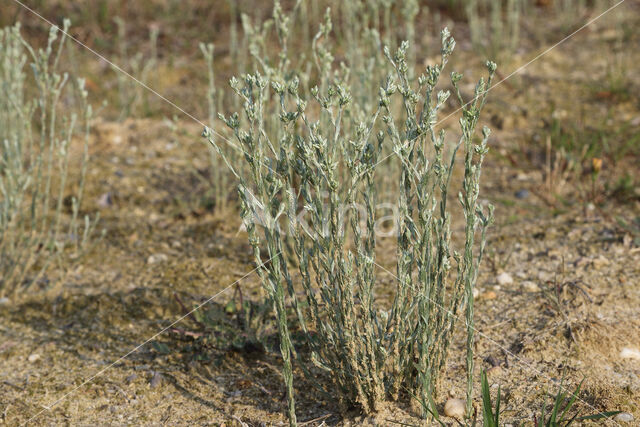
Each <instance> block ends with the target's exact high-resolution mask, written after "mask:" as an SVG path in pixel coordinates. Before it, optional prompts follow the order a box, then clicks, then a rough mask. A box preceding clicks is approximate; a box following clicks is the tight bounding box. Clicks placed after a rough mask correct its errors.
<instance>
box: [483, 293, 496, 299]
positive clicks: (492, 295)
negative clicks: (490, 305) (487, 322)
mask: <svg viewBox="0 0 640 427" xmlns="http://www.w3.org/2000/svg"><path fill="white" fill-rule="evenodd" d="M481 297H482V299H496V298H497V297H498V294H496V293H495V292H494V291H487V292H485V293H483V294H482V295H481Z"/></svg>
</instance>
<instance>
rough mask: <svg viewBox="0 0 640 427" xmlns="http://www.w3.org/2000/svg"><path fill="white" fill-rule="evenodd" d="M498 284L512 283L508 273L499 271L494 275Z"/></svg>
mask: <svg viewBox="0 0 640 427" xmlns="http://www.w3.org/2000/svg"><path fill="white" fill-rule="evenodd" d="M496 280H497V281H498V284H499V285H500V286H504V285H511V284H512V283H513V277H511V275H510V274H509V273H500V274H498V277H496Z"/></svg>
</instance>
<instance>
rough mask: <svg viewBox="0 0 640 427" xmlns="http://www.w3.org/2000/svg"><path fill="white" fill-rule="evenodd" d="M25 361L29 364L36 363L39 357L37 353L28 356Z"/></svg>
mask: <svg viewBox="0 0 640 427" xmlns="http://www.w3.org/2000/svg"><path fill="white" fill-rule="evenodd" d="M27 360H28V361H29V362H31V363H34V362H37V361H38V360H40V355H39V354H38V353H33V354H30V355H29V357H27Z"/></svg>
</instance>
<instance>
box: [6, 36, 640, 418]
mask: <svg viewBox="0 0 640 427" xmlns="http://www.w3.org/2000/svg"><path fill="white" fill-rule="evenodd" d="M610 30H611V29H610V28H607V27H606V26H605V25H602V26H594V28H591V29H590V30H589V31H584V32H582V33H580V34H578V35H577V36H576V37H575V38H574V39H572V40H571V41H570V42H568V43H567V44H566V45H564V46H562V47H559V48H558V49H556V50H554V51H552V52H551V53H549V54H548V55H545V56H544V58H542V59H540V60H539V61H537V62H536V63H534V64H532V65H531V66H529V67H528V68H527V69H526V70H525V71H524V72H523V73H522V74H521V75H519V76H517V77H514V78H513V79H510V80H509V81H508V83H505V84H504V85H501V86H500V87H499V88H497V89H496V90H495V91H494V92H493V93H492V94H491V101H490V104H489V105H488V106H487V111H486V114H485V115H484V119H485V120H486V122H487V124H489V125H490V126H491V127H492V128H493V130H494V136H493V139H492V152H491V155H490V156H489V158H488V160H487V163H486V166H485V172H484V173H483V192H482V194H481V196H482V198H483V199H485V200H489V201H492V202H494V203H495V204H496V205H497V209H496V214H497V221H496V225H495V226H494V227H493V228H492V229H491V232H490V235H489V244H488V248H489V250H488V255H487V259H486V262H484V264H483V265H482V270H481V275H480V278H479V281H478V300H477V304H476V327H477V330H478V337H477V347H476V363H477V367H478V368H484V369H486V370H488V372H489V374H488V375H489V382H490V384H491V388H492V392H493V393H495V392H496V391H497V387H498V386H500V388H501V392H502V396H503V402H502V408H503V413H502V419H503V420H504V421H505V422H508V423H511V424H514V425H531V424H532V423H533V420H534V416H535V414H539V413H540V408H541V407H542V406H543V405H544V404H545V401H546V403H547V405H549V404H550V402H551V397H548V395H555V393H556V392H557V390H558V387H559V386H560V381H561V380H562V379H563V378H564V382H563V385H564V387H565V388H566V389H567V390H569V391H573V390H574V389H575V387H577V385H578V384H579V383H580V382H581V381H583V380H584V382H583V383H582V388H581V392H580V394H579V396H578V400H577V403H576V407H575V410H576V411H578V412H580V413H581V414H588V413H594V412H598V411H603V410H622V411H626V412H628V413H630V414H632V415H633V417H635V421H634V422H635V423H637V422H638V421H637V420H640V360H639V357H640V356H638V354H639V353H638V352H640V308H639V307H640V194H639V192H638V189H637V188H635V189H632V190H631V191H630V192H625V193H624V194H623V195H622V196H621V195H620V193H617V192H616V191H615V190H616V187H615V183H616V182H618V180H619V179H620V178H621V177H622V176H624V174H625V173H626V174H629V173H630V174H632V176H634V175H635V177H636V183H637V176H638V175H637V173H638V169H637V161H638V158H639V157H638V146H637V145H638V144H637V143H634V145H633V146H632V147H630V148H628V151H625V152H624V154H623V155H622V156H620V157H619V158H618V157H616V156H615V152H616V150H620V149H622V148H621V147H625V146H624V141H625V140H628V139H629V138H633V137H634V136H637V133H638V130H637V129H638V126H639V125H640V111H639V109H640V99H639V98H638V93H640V92H639V91H638V88H640V85H639V82H640V81H639V80H637V76H635V77H634V78H635V80H633V79H630V80H629V81H628V86H627V91H626V92H623V93H618V92H615V91H613V90H612V88H611V85H610V84H608V83H607V80H606V79H607V72H608V68H607V60H606V58H604V57H597V58H594V57H593V55H592V51H591V49H592V48H593V46H595V45H598V46H600V47H602V46H605V47H606V46H610V45H611V42H610V38H611V33H610ZM634 37H635V38H633V37H632V38H631V40H629V41H628V50H626V51H625V52H626V54H625V57H626V58H627V59H626V60H628V61H629V64H634V63H636V61H637V60H638V59H640V52H639V51H638V39H637V37H638V36H637V34H636V35H635V36H634ZM461 46H462V50H461V51H462V53H461V55H462V57H459V58H457V59H456V61H457V63H465V62H464V61H465V56H464V55H471V53H470V52H469V51H468V50H467V51H466V52H465V47H464V43H462V44H461ZM467 49H468V47H467ZM531 56H532V54H531V52H527V53H522V54H521V55H519V56H516V57H515V58H514V59H513V60H512V63H510V64H507V65H505V68H506V70H505V71H504V74H507V73H508V71H509V70H511V69H514V68H515V67H516V66H517V65H518V64H521V63H524V62H526V60H527V59H528V58H530V57H531ZM467 63H470V64H473V61H472V60H471V59H470V60H469V61H467ZM469 68H470V69H469V70H462V71H465V73H467V74H468V75H477V72H476V71H477V67H475V65H474V66H470V67H469ZM629 85H630V86H629ZM554 118H560V119H564V120H565V121H566V122H572V123H579V124H580V126H581V129H582V128H585V129H587V128H589V129H590V128H596V129H600V130H602V131H603V132H605V133H606V135H608V137H609V140H608V142H607V144H608V146H610V147H612V148H611V150H610V151H606V150H605V151H603V152H601V153H598V155H599V156H601V157H602V158H604V165H605V166H604V169H603V171H602V174H601V175H600V176H599V178H598V181H597V182H596V184H595V186H593V187H592V185H591V181H590V179H588V178H589V175H588V174H589V171H588V162H587V163H586V164H587V167H585V168H584V170H583V171H582V173H585V174H586V178H585V176H582V175H579V176H578V177H577V178H576V177H575V176H574V175H572V174H571V173H566V171H567V168H568V166H566V165H564V164H563V163H562V162H561V161H560V160H561V159H560V157H558V156H557V154H555V153H556V152H555V151H554V152H553V153H551V154H553V159H552V161H551V162H547V159H546V156H547V146H546V141H545V140H541V139H540V138H543V137H544V135H547V134H549V133H550V132H552V131H551V130H549V129H552V127H553V120H554ZM451 122H452V123H450V124H447V126H454V125H455V120H451ZM175 125H177V126H175ZM199 132H200V129H199V126H198V125H197V124H194V123H192V122H177V123H174V124H173V125H170V124H169V123H168V122H167V121H163V120H161V119H137V120H134V119H128V120H126V121H124V122H122V123H116V122H104V121H97V122H96V123H95V126H94V132H93V137H92V145H91V152H92V169H91V171H90V180H89V184H88V189H87V191H88V194H89V197H88V199H89V202H90V203H89V205H90V206H88V207H87V210H88V211H95V210H99V211H100V214H101V221H100V228H103V229H105V230H106V234H105V237H104V238H103V239H102V240H101V241H100V242H98V244H97V245H96V247H95V248H94V249H93V250H92V251H91V252H90V253H89V254H87V256H86V258H84V259H83V260H81V262H78V263H76V264H75V265H73V266H69V267H68V268H67V269H66V270H64V271H62V270H60V271H58V270H56V271H52V272H51V273H50V275H51V279H52V283H56V286H55V287H54V289H34V290H33V291H32V292H30V295H28V296H25V297H24V298H21V299H19V300H15V301H5V302H4V303H3V304H2V305H0V379H1V380H0V422H3V423H5V424H6V425H19V424H24V423H28V424H30V425H58V424H65V425H107V424H108V425H111V424H115V425H121V424H127V425H160V424H162V425H220V426H222V425H225V426H231V425H250V426H259V425H284V423H285V418H284V417H283V415H282V412H283V409H284V407H285V400H284V391H283V387H282V383H281V380H280V373H279V367H280V361H279V356H278V353H277V351H276V348H277V345H275V340H276V337H275V330H274V329H273V326H272V325H271V323H270V322H269V321H266V323H264V325H266V326H264V327H263V330H262V331H261V335H262V336H263V337H265V343H266V345H265V346H263V345H259V344H256V343H255V342H254V340H253V339H252V335H253V334H254V333H255V329H254V328H253V326H255V325H256V324H258V323H259V322H258V321H259V319H260V316H261V315H262V314H263V313H264V312H265V311H266V310H267V307H265V305H264V303H263V301H264V300H263V294H262V291H261V289H260V284H259V281H258V279H257V277H256V275H255V274H250V275H248V276H247V273H248V272H251V271H252V270H253V269H254V265H253V263H252V256H251V253H250V251H249V247H248V245H247V241H246V235H245V234H244V233H243V232H242V231H239V218H238V215H237V213H236V212H234V211H233V210H232V209H227V210H223V211H220V210H217V211H215V212H213V210H212V209H211V206H210V205H211V203H210V202H211V201H210V200H209V199H208V196H207V189H208V187H207V184H206V182H205V181H206V176H207V173H208V172H207V168H208V158H207V154H206V147H205V146H204V143H203V142H202V141H201V140H200V138H199V137H198V135H199ZM585 135H586V133H581V134H580V135H579V136H578V137H579V138H582V137H585ZM589 135H591V134H589ZM632 140H633V139H632ZM620 144H622V145H620ZM514 147H515V148H514ZM626 149H627V148H625V150H626ZM556 159H559V160H558V161H556ZM550 165H551V166H550ZM563 165H564V166H563ZM203 177H204V178H203ZM551 192H554V193H557V194H558V196H557V197H551V196H550V193H551ZM231 204H232V203H231ZM454 233H455V227H454ZM393 245H394V242H393V241H392V239H390V240H388V241H386V240H383V241H381V242H380V254H381V255H380V260H381V262H382V263H383V264H384V265H385V266H387V267H389V268H390V269H391V270H392V271H393V270H394V266H393V258H392V257H391V256H390V255H385V254H393V252H394V249H393ZM379 274H380V275H379V277H380V290H379V292H380V295H381V297H380V298H382V299H383V298H385V296H386V295H388V294H389V289H391V288H392V286H393V285H394V279H393V277H392V276H391V275H389V274H386V273H384V272H382V271H381V272H380V273H379ZM54 279H55V280H54ZM233 283H235V285H234V286H232V287H230V288H228V287H229V285H230V284H233ZM212 296H215V297H214V298H211V297H212ZM205 301H209V302H208V303H207V304H206V305H205V306H204V307H203V308H202V309H201V310H199V311H198V313H199V314H197V315H190V316H186V317H185V316H184V315H185V313H186V312H187V311H189V310H190V309H191V308H193V307H195V306H197V305H198V304H201V303H203V302H205ZM242 301H243V302H244V303H245V306H246V307H250V309H251V312H252V313H253V317H252V318H253V319H254V323H252V322H250V321H248V319H247V318H246V317H245V316H243V315H242V311H241V310H238V307H239V306H240V304H242ZM181 318H182V320H180V321H179V322H175V321H176V320H178V319H181ZM247 324H248V325H247ZM163 330H164V332H163V333H161V334H158V332H159V331H163ZM142 344H144V345H142ZM463 348H464V342H463V338H462V337H460V339H458V340H456V342H455V344H454V349H453V350H452V357H451V360H450V363H449V365H448V366H447V369H446V372H445V378H444V381H443V387H442V389H443V393H442V395H441V396H438V399H437V403H438V404H439V405H443V404H444V402H445V401H446V400H447V398H449V397H450V396H451V397H460V398H462V397H463V396H464V391H463V390H464V381H465V380H464V359H463V351H462V349H463ZM634 352H636V353H634ZM634 355H635V356H634ZM478 373H479V369H478ZM296 374H297V377H298V378H299V380H298V381H297V383H296V393H297V395H298V397H297V399H298V400H297V404H298V419H299V420H300V421H301V422H304V424H303V425H316V426H317V425H323V423H324V425H344V426H349V425H394V424H397V425H399V424H398V423H407V424H410V425H419V424H421V420H420V419H419V418H418V417H417V412H416V410H415V407H412V406H411V405H410V404H408V400H407V399H404V400H403V401H401V402H399V403H389V404H388V405H386V406H385V408H384V409H383V410H382V411H380V413H378V414H375V415H374V416H369V417H367V416H363V415H361V414H359V413H357V412H356V411H353V412H349V413H340V411H339V410H338V408H337V407H336V406H335V405H334V402H333V401H332V400H331V399H323V398H322V396H320V395H318V394H317V393H316V392H315V390H314V388H313V387H312V384H310V382H309V380H307V379H305V378H304V377H303V375H302V373H301V372H297V373H296ZM318 381H322V379H321V378H319V379H318ZM478 394H479V393H476V396H478ZM476 404H478V407H479V401H478V402H476ZM445 420H446V421H447V423H449V424H453V420H450V419H445ZM634 422H631V423H629V424H627V425H633V423H634ZM607 423H608V424H611V425H614V424H615V422H614V421H608V422H607ZM620 424H624V422H622V421H620Z"/></svg>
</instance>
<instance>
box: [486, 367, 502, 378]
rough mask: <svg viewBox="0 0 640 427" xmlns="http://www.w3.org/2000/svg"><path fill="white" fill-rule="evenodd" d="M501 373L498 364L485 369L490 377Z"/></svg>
mask: <svg viewBox="0 0 640 427" xmlns="http://www.w3.org/2000/svg"><path fill="white" fill-rule="evenodd" d="M501 373H502V368H501V367H500V366H494V367H493V368H491V369H489V370H488V371H487V375H489V376H490V377H491V376H495V375H500V374H501Z"/></svg>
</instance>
